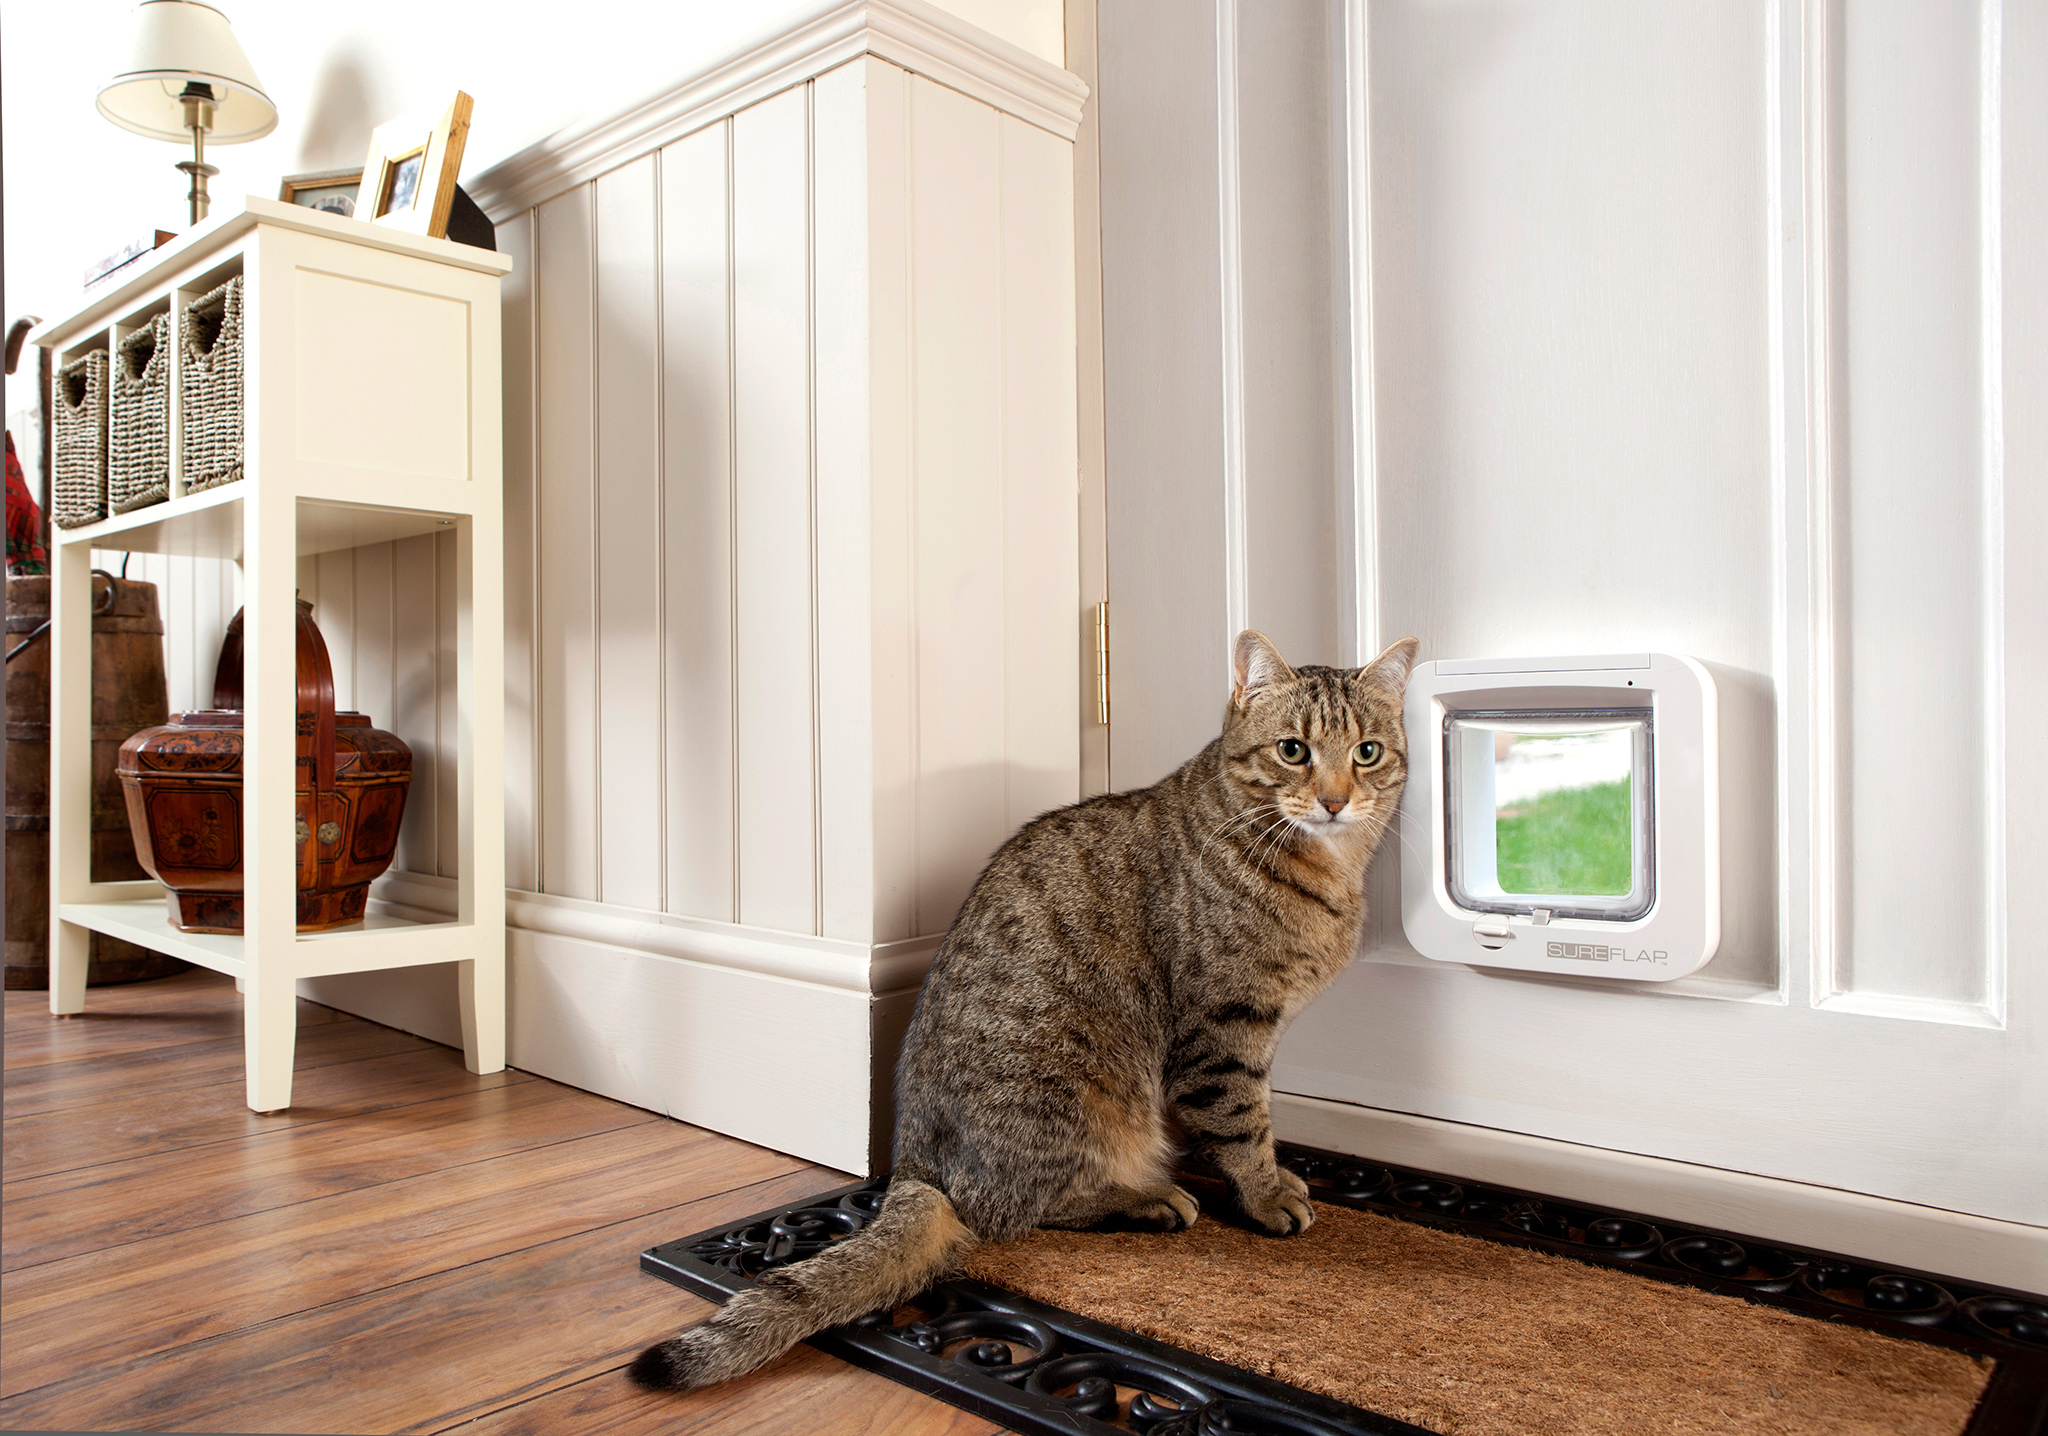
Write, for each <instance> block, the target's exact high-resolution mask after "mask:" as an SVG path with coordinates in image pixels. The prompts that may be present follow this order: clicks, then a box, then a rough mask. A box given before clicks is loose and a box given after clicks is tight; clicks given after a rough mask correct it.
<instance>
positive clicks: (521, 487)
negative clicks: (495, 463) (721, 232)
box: [497, 211, 540, 892]
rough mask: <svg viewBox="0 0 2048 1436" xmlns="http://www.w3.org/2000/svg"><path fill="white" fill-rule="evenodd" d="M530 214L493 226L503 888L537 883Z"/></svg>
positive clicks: (528, 889) (536, 577) (522, 887)
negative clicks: (499, 308) (497, 266)
mask: <svg viewBox="0 0 2048 1436" xmlns="http://www.w3.org/2000/svg"><path fill="white" fill-rule="evenodd" d="M534 223H535V220H534V216H533V214H532V212H531V211H528V212H526V213H523V214H519V215H516V216H514V217H513V218H511V219H508V220H505V221H504V222H502V223H500V224H499V225H498V227H497V230H498V232H497V239H498V248H499V250H500V251H501V252H502V253H503V254H504V255H505V256H506V257H507V258H508V259H510V260H511V261H512V272H511V273H510V274H508V275H506V276H505V278H504V279H503V281H501V287H500V289H499V295H500V298H501V300H502V302H503V315H502V323H503V326H504V329H503V333H504V344H503V349H504V356H503V360H502V363H503V366H504V367H503V371H502V372H503V374H504V378H505V396H506V402H505V885H506V886H507V887H511V888H517V889H518V890H520V891H521V892H533V891H534V890H536V889H537V888H539V887H540V808H539V794H540V768H539V754H538V751H537V748H536V744H535V739H536V737H537V735H538V728H537V721H538V715H537V712H536V705H535V692H536V688H535V674H536V644H535V627H536V624H537V622H538V616H537V614H536V611H535V595H536V593H537V592H538V590H539V587H540V582H539V579H540V575H539V571H538V570H539V565H538V548H537V542H538V538H537V533H538V531H537V526H536V515H535V503H536V500H537V490H536V487H535V484H534V432H535V427H536V424H535V419H536V415H535V413H534V406H533V392H534V312H533V298H534V294H533V290H534V281H533V230H534Z"/></svg>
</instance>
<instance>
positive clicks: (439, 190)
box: [355, 90, 475, 239]
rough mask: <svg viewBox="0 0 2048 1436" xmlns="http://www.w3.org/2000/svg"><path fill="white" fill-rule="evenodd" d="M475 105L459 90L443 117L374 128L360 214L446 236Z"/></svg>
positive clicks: (406, 228) (434, 236) (408, 229)
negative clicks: (471, 111)
mask: <svg viewBox="0 0 2048 1436" xmlns="http://www.w3.org/2000/svg"><path fill="white" fill-rule="evenodd" d="M474 103H475V102H474V101H472V100H471V99H470V97H469V96H468V95H466V94H464V93H463V92H462V91H460V90H457V91H456V92H455V100H454V102H453V103H452V104H450V105H449V106H448V109H447V111H446V112H445V113H443V114H442V116H441V117H440V119H439V120H436V121H433V122H431V123H430V122H427V121H424V120H419V119H401V120H393V121H391V122H390V123H389V124H384V125H379V126H378V127H377V128H376V129H375V130H374V131H372V132H371V134H370V149H369V153H368V154H366V155H365V156H364V157H363V169H362V175H361V177H360V179H359V181H358V187H357V191H356V204H355V217H356V218H357V219H362V220H368V221H369V222H370V223H371V224H381V225H387V226H389V227H390V228H392V229H400V230H404V231H406V232H407V233H409V234H423V235H426V236H428V237H429V238H431V239H445V238H446V237H447V234H448V211H449V209H450V208H451V207H453V205H454V203H455V179H456V176H457V174H458V172H459V171H460V170H461V169H462V148H463V145H464V144H465V143H466V142H467V140H468V138H469V115H470V110H471V108H472V107H473V105H474Z"/></svg>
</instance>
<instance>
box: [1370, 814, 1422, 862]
mask: <svg viewBox="0 0 2048 1436" xmlns="http://www.w3.org/2000/svg"><path fill="white" fill-rule="evenodd" d="M1359 818H1360V820H1361V821H1363V822H1367V823H1371V824H1372V825H1373V829H1372V837H1373V841H1374V843H1375V844H1377V843H1380V842H1384V841H1385V840H1386V836H1387V834H1388V833H1390V832H1391V833H1392V834H1393V835H1394V841H1396V842H1397V843H1399V844H1400V845H1401V851H1403V852H1404V853H1407V854H1408V855H1409V856H1410V857H1412V858H1414V859H1415V860H1416V861H1418V862H1426V861H1427V860H1428V859H1427V857H1426V856H1425V855H1424V853H1423V851H1422V849H1421V847H1420V846H1419V845H1418V844H1417V843H1416V841H1415V839H1414V838H1412V837H1410V836H1409V835H1408V834H1407V832H1405V831H1404V830H1403V829H1402V827H1401V825H1400V823H1399V822H1398V821H1396V819H1395V818H1392V817H1387V818H1383V817H1380V816H1379V815H1378V814H1377V813H1365V812H1361V813H1360V814H1359Z"/></svg>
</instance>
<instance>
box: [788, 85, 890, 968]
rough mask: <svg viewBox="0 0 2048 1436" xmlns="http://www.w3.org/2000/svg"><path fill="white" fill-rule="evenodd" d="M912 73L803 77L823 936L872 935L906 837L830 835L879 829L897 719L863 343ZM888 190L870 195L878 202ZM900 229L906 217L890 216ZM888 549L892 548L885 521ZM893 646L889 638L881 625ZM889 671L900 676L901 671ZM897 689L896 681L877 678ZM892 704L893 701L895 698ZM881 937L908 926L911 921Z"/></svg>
mask: <svg viewBox="0 0 2048 1436" xmlns="http://www.w3.org/2000/svg"><path fill="white" fill-rule="evenodd" d="M907 84H908V77H907V76H904V75H903V74H902V72H901V71H898V70H894V69H893V67H891V66H888V65H883V64H881V63H880V62H878V61H875V60H871V59H866V58H863V59H860V60H856V61H854V62H853V63H851V64H848V65H842V66H841V67H840V68H838V69H836V70H833V71H831V72H829V73H827V74H824V75H821V76H819V77H818V79H817V81H816V82H815V83H814V84H813V85H812V87H811V114H812V124H811V144H812V152H811V175H812V182H811V205H812V210H811V224H812V230H813V233H815V234H818V235H831V236H833V237H834V241H835V242H833V243H830V244H819V245H817V246H815V248H814V253H813V261H812V262H813V264H814V265H815V267H816V268H815V282H814V285H813V292H812V335H813V339H812V343H813V347H814V352H815V354H816V367H815V374H816V378H815V384H816V394H815V398H814V400H813V404H812V413H813V414H814V415H815V418H816V423H817V426H818V437H817V466H818V490H817V492H818V528H817V532H818V578H817V582H818V592H819V593H820V594H824V595H830V601H829V602H822V603H820V604H819V605H818V640H817V642H818V650H817V651H818V711H819V714H820V716H821V718H822V719H823V721H821V722H820V723H819V725H818V824H819V828H820V830H821V832H822V833H823V834H824V835H825V841H823V842H822V843H820V844H819V847H818V907H819V911H818V930H819V932H820V933H821V934H822V935H824V936H826V937H849V938H854V939H856V940H859V941H868V940H873V939H876V938H879V937H881V933H880V932H879V930H878V923H877V918H878V914H877V904H876V897H875V892H876V885H877V882H878V881H881V880H882V879H881V878H880V874H881V872H882V871H884V870H893V869H895V868H897V867H899V866H901V863H900V857H901V855H902V854H907V852H908V851H909V850H908V848H907V847H905V848H902V849H899V850H898V852H897V853H895V854H891V853H888V852H885V850H884V849H883V848H882V847H881V845H880V844H879V843H875V844H870V843H863V842H846V841H839V840H837V839H838V835H840V834H853V833H859V834H869V833H873V832H875V823H876V816H877V806H878V805H877V798H876V793H875V788H874V780H875V773H876V764H875V750H874V741H875V731H876V727H877V724H878V723H884V722H900V721H901V720H900V717H898V716H896V715H894V714H893V712H892V715H891V716H890V717H889V718H886V719H885V718H882V717H881V715H879V714H878V713H877V711H876V707H875V704H876V698H877V693H876V674H875V670H874V667H873V660H872V659H871V656H870V648H869V645H870V643H871V642H876V643H879V642H882V641H883V640H881V639H880V638H879V636H877V637H875V638H871V637H870V635H871V634H873V633H874V623H875V619H876V617H877V615H878V613H879V612H880V610H879V608H878V606H877V604H876V602H875V588H876V586H877V583H878V582H879V583H884V584H886V583H891V582H893V576H877V575H875V574H874V573H873V572H872V569H871V565H872V564H873V563H874V562H875V560H876V552H875V543H876V537H877V536H876V533H875V524H874V519H875V516H876V515H878V514H879V513H881V512H883V511H885V510H886V511H887V512H888V513H890V514H892V515H893V514H900V513H901V511H902V505H901V498H900V493H901V487H902V480H901V475H900V472H898V471H895V470H893V469H892V468H891V467H890V466H889V465H888V464H886V463H874V462H872V458H873V449H872V447H871V432H872V429H871V423H870V419H871V412H870V404H871V398H872V396H873V395H874V393H875V392H876V387H877V386H876V385H875V384H874V382H873V379H872V377H871V375H870V371H869V363H870V356H871V355H875V354H878V353H887V354H889V355H891V356H892V357H893V356H894V355H896V354H897V353H898V350H897V348H896V346H895V345H894V343H893V342H892V343H891V344H890V346H889V347H888V348H887V349H877V348H876V347H875V346H871V344H870V342H869V340H870V335H869V323H870V316H871V314H872V313H874V312H875V311H876V310H879V309H886V308H888V307H889V301H887V300H883V301H881V302H878V303H873V304H871V302H870V295H869V275H870V274H871V273H873V274H875V275H877V276H878V277H879V276H881V275H883V274H886V275H887V276H888V293H889V294H891V295H896V296H900V294H901V292H902V291H901V285H900V282H899V281H900V276H901V274H902V252H901V250H900V248H896V249H892V250H890V251H886V257H885V251H883V250H880V249H877V250H875V251H873V252H872V253H871V251H870V244H871V243H872V242H873V236H871V234H870V232H869V223H868V215H869V212H870V211H869V206H870V189H869V186H870V185H871V184H876V183H879V184H881V185H883V186H885V187H886V190H887V193H889V194H891V195H900V194H901V193H902V169H903V166H902V155H903V150H902V124H901V119H902V110H903V102H904V95H905V93H906V87H907ZM870 114H877V115H881V116H884V117H885V119H884V133H885V134H886V135H887V136H888V137H889V139H892V140H893V141H894V142H895V143H894V145H893V147H890V148H883V146H884V145H887V144H888V143H889V140H884V139H878V137H876V136H874V135H873V134H872V133H871V131H870V130H869V128H868V125H867V124H866V123H865V118H866V117H867V116H868V115H870ZM887 205H888V201H886V200H881V199H879V198H877V200H876V208H877V209H878V210H879V209H883V208H886V207H887ZM892 232H893V233H894V234H896V235H898V236H900V234H901V227H900V225H899V226H894V227H893V228H892ZM889 551H890V553H891V554H892V555H893V554H894V552H895V546H894V535H892V536H891V543H890V544H889ZM890 630H891V631H890V635H889V638H888V640H887V642H888V645H889V647H890V648H891V649H893V648H894V647H895V646H896V641H897V638H898V631H897V625H895V624H893V623H892V624H891V625H890ZM896 681H897V682H899V683H900V682H901V681H902V680H901V678H900V677H899V678H898V679H897V680H896ZM884 692H888V693H890V694H891V696H893V691H892V690H890V689H886V688H885V689H884ZM891 707H892V708H893V705H891ZM888 935H889V936H890V937H907V936H909V935H910V929H909V928H908V927H907V926H906V927H903V928H902V929H900V930H897V931H893V932H890V933H889V934H888Z"/></svg>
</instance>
